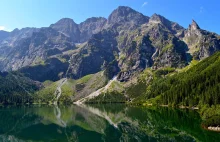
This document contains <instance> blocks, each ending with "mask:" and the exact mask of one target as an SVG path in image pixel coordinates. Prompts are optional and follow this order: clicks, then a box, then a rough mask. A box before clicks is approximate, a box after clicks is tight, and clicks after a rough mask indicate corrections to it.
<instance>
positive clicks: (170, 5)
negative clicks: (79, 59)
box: [0, 0, 220, 34]
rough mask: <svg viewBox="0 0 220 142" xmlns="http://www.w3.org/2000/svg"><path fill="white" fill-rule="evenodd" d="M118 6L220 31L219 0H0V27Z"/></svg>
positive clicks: (45, 22)
mask: <svg viewBox="0 0 220 142" xmlns="http://www.w3.org/2000/svg"><path fill="white" fill-rule="evenodd" d="M118 6H129V7H131V8H133V9H135V10H137V11H139V12H141V13H143V14H144V15H147V16H151V15H152V14H154V13H157V14H160V15H163V16H165V17H166V18H168V19H169V20H171V21H175V22H178V23H179V24H180V25H182V26H184V27H185V28H187V27H188V25H189V24H190V23H191V21H192V19H194V20H195V21H197V23H198V24H199V25H200V27H201V28H203V29H206V30H210V31H213V32H216V33H218V34H220V8H219V7H220V1H219V0H1V1H0V17H1V18H0V30H9V31H10V30H13V29H15V28H23V27H47V26H49V25H50V24H52V23H55V22H56V21H58V20H59V19H61V18H65V17H68V18H72V19H73V20H74V21H75V22H76V23H80V22H82V21H84V20H85V19H86V18H89V17H94V16H95V17H99V16H102V17H106V18H107V17H108V16H109V14H110V13H111V12H112V11H113V10H114V9H116V8H117V7H118Z"/></svg>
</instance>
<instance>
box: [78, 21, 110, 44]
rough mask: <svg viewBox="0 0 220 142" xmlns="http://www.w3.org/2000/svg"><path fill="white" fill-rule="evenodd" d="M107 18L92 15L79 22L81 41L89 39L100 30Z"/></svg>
mask: <svg viewBox="0 0 220 142" xmlns="http://www.w3.org/2000/svg"><path fill="white" fill-rule="evenodd" d="M106 22H107V19H106V18H103V17H92V18H88V19H86V21H84V22H82V23H80V24H79V30H80V32H81V33H80V42H85V41H87V40H88V39H89V38H90V37H91V36H92V35H93V34H96V33H98V32H100V31H101V30H102V29H103V27H104V25H105V24H106Z"/></svg>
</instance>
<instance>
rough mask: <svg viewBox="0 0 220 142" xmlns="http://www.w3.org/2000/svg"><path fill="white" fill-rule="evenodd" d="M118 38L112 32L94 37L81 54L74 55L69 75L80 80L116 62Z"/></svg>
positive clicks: (100, 33)
mask: <svg viewBox="0 0 220 142" xmlns="http://www.w3.org/2000/svg"><path fill="white" fill-rule="evenodd" d="M116 36H117V35H116V33H114V32H113V31H111V30H103V31H101V32H99V33H97V34H95V35H93V36H92V38H91V39H90V40H89V41H88V43H87V44H86V45H85V46H84V47H82V48H81V49H80V51H79V53H77V54H74V55H72V57H71V61H70V63H71V65H70V71H69V75H70V76H72V77H73V78H80V77H82V76H85V75H87V74H92V73H96V72H98V71H100V70H102V66H105V64H109V63H110V62H111V61H113V60H115V56H116V55H117V54H118V49H117V41H116V39H115V37H116Z"/></svg>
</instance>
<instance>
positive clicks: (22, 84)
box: [0, 72, 41, 104]
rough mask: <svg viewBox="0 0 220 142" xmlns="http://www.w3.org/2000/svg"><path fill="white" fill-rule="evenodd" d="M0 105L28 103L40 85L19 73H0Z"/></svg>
mask: <svg viewBox="0 0 220 142" xmlns="http://www.w3.org/2000/svg"><path fill="white" fill-rule="evenodd" d="M0 82H1V85H0V104H16V103H29V102H31V98H32V97H33V93H34V92H35V91H37V90H39V89H40V87H41V84H40V83H39V82H35V81H33V80H30V79H29V78H27V77H24V76H23V75H22V74H19V73H15V72H14V73H7V72H3V73H2V72H0Z"/></svg>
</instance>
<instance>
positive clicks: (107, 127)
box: [0, 104, 220, 142]
mask: <svg viewBox="0 0 220 142" xmlns="http://www.w3.org/2000/svg"><path fill="white" fill-rule="evenodd" d="M23 141H24V142H26V141H27V142H75V141H78V142H99V141H107V142H108V141H109V142H117V141H126V142H135V141H140V142H141V141H143V142H147V141H161V142H166V141H177V142H181V141H184V142H185V141H204V142H206V141H207V142H215V141H216V142H220V133H216V132H210V131H206V130H204V129H202V128H201V119H200V117H199V115H198V113H197V112H195V111H192V110H177V109H169V108H163V107H160V108H141V107H128V106H125V105H116V104H114V105H89V106H88V105H87V106H85V105H84V106H75V105H72V106H57V107H55V106H29V107H28V106H22V107H12V106H11V107H0V142H23Z"/></svg>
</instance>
